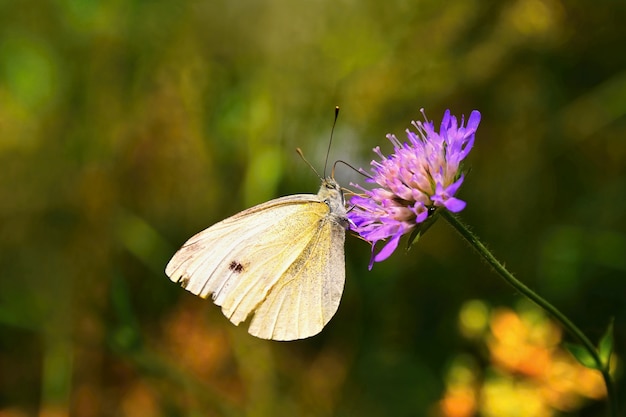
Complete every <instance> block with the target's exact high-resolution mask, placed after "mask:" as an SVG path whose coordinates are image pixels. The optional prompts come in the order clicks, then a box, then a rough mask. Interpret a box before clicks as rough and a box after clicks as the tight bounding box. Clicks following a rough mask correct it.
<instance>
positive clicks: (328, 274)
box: [166, 195, 345, 340]
mask: <svg viewBox="0 0 626 417" xmlns="http://www.w3.org/2000/svg"><path fill="white" fill-rule="evenodd" d="M329 214H330V208H329V206H328V205H327V204H325V203H324V202H323V201H321V200H320V199H319V197H318V196H316V195H294V196H288V197H282V198H279V199H276V200H272V201H269V202H267V203H264V204H261V205H258V206H255V207H252V208H250V209H248V210H245V211H243V212H241V213H239V214H236V215H235V216H233V217H230V218H228V219H226V220H223V221H221V222H219V223H217V224H215V225H213V226H211V227H209V228H208V229H206V230H204V231H202V232H200V233H198V234H197V235H195V236H193V237H192V238H191V239H189V240H188V241H187V242H186V243H185V245H184V246H183V247H182V248H181V249H180V250H179V251H178V252H177V253H176V254H175V255H174V257H173V258H172V260H171V261H170V262H169V263H168V265H167V268H166V274H167V275H168V276H169V277H170V279H172V281H177V282H180V283H181V285H182V286H183V287H185V288H186V289H187V290H189V291H190V292H192V293H194V294H197V295H199V296H201V297H204V298H206V297H208V296H209V295H210V294H212V295H213V300H214V302H215V304H217V305H220V306H221V307H222V312H223V313H224V315H225V316H226V317H228V318H229V320H230V321H232V322H233V323H234V324H239V323H241V322H242V321H244V320H245V319H246V318H247V317H248V316H249V315H250V313H252V312H255V317H254V318H253V320H252V323H251V326H250V329H249V331H250V333H251V334H253V335H255V336H258V337H261V338H266V339H275V340H293V339H299V338H305V337H309V336H312V335H314V334H316V333H318V332H319V331H320V330H321V329H322V328H323V327H324V325H325V324H326V323H327V322H328V320H330V318H331V317H332V315H334V313H335V312H336V310H337V307H338V305H339V299H340V298H341V293H342V291H343V284H344V280H345V270H344V259H343V243H344V239H345V236H344V235H345V230H344V228H343V227H342V226H341V225H340V224H339V223H337V222H336V221H335V220H334V218H333V217H332V216H330V215H329ZM335 242H336V243H335ZM329 251H330V254H329V253H328V252H329Z"/></svg>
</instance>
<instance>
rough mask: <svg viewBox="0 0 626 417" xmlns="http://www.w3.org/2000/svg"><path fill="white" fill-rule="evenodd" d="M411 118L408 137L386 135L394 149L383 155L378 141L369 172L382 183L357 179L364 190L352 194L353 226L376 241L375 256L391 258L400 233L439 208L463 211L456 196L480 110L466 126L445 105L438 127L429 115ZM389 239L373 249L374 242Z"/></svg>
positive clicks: (373, 257) (357, 231)
mask: <svg viewBox="0 0 626 417" xmlns="http://www.w3.org/2000/svg"><path fill="white" fill-rule="evenodd" d="M422 115H423V116H424V121H423V122H421V121H417V122H415V121H414V122H413V123H412V125H413V127H415V129H416V130H417V133H415V132H412V131H410V130H409V129H407V131H406V133H407V138H408V141H407V142H404V143H402V142H400V141H399V140H398V139H397V138H396V137H395V136H394V135H392V134H389V135H387V139H389V141H391V143H392V144H393V146H394V153H393V154H391V155H390V156H385V155H383V153H382V152H381V151H380V148H379V147H376V148H374V152H376V153H377V154H378V156H379V157H380V158H381V160H380V161H372V163H371V165H372V169H371V171H372V174H371V175H370V174H369V173H366V172H365V171H363V170H361V171H362V172H363V173H365V174H366V175H367V177H368V179H367V180H366V181H367V182H371V183H375V184H378V185H379V186H380V187H379V188H373V189H371V190H367V189H365V188H363V187H361V186H359V185H355V184H352V185H353V186H355V187H357V188H359V190H361V191H362V194H358V195H355V196H353V197H352V198H351V199H350V203H351V204H352V205H353V207H352V209H351V210H349V211H348V218H349V219H350V224H351V226H350V228H351V230H353V231H354V232H356V233H358V234H359V235H360V236H361V237H362V238H363V239H365V240H367V241H369V242H371V243H372V260H371V262H370V266H369V267H370V269H371V268H372V266H373V264H374V262H380V261H383V260H385V259H387V258H388V257H389V256H390V255H391V254H392V253H393V251H394V250H395V249H396V248H397V247H398V242H399V240H400V237H402V235H404V234H406V233H408V232H410V231H412V230H414V229H415V228H416V227H417V226H418V225H419V224H420V223H422V222H424V221H425V220H426V219H427V218H428V216H429V213H431V212H432V211H433V210H434V209H436V208H439V207H441V208H445V209H448V210H449V211H451V212H454V213H456V212H459V211H461V210H463V209H464V208H465V202H464V201H462V200H459V199H458V198H456V197H455V194H456V192H457V191H458V190H459V187H460V186H461V184H462V183H463V178H464V176H463V173H462V172H461V162H462V161H463V159H465V157H466V156H467V154H468V153H469V151H470V150H471V149H472V146H473V145H474V135H475V133H476V129H477V128H478V124H479V123H480V113H479V112H478V111H476V110H474V111H473V112H472V114H471V115H470V117H469V120H468V121H467V126H465V119H464V118H461V123H460V124H459V123H458V122H457V119H456V117H454V116H452V115H450V111H449V110H446V112H445V114H444V116H443V120H442V121H441V127H440V129H439V132H436V131H435V128H434V123H433V122H432V121H429V120H428V119H427V118H426V114H425V113H424V111H423V110H422ZM380 240H388V241H387V242H386V244H385V246H384V247H383V248H382V249H381V250H380V251H379V252H378V253H374V252H375V246H376V243H377V242H378V241H380Z"/></svg>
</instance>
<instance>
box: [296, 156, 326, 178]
mask: <svg viewBox="0 0 626 417" xmlns="http://www.w3.org/2000/svg"><path fill="white" fill-rule="evenodd" d="M296 152H298V155H300V158H302V160H303V161H304V163H305V164H307V165H308V166H309V168H311V169H312V170H313V172H315V175H317V177H318V178H319V179H320V180H323V178H322V177H320V174H318V173H317V170H316V169H315V167H314V166H313V165H311V163H310V162H309V161H307V159H306V158H305V157H304V153H302V149H300V148H296Z"/></svg>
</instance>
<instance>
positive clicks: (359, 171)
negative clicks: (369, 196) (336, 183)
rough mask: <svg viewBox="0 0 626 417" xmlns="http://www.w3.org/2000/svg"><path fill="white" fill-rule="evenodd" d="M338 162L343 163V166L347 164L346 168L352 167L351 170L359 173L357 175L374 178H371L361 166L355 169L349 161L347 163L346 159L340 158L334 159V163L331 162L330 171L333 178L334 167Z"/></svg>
mask: <svg viewBox="0 0 626 417" xmlns="http://www.w3.org/2000/svg"><path fill="white" fill-rule="evenodd" d="M339 163H342V164H344V165H345V166H347V167H348V168H350V169H352V170H353V171H354V172H356V173H357V174H359V175H363V176H364V177H365V178H369V179H370V180H371V179H374V178H373V177H372V176H371V175H370V174H368V173H367V172H366V171H365V170H363V169H362V168H361V169H356V168H355V167H353V166H352V165H350V164H349V163H347V162H346V161H343V160H341V159H338V160H336V161H335V163H334V164H333V172H332V176H333V178H334V175H335V167H336V166H337V164H339Z"/></svg>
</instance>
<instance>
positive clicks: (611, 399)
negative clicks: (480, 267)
mask: <svg viewBox="0 0 626 417" xmlns="http://www.w3.org/2000/svg"><path fill="white" fill-rule="evenodd" d="M440 211H441V213H440V214H441V216H442V217H443V218H444V219H446V221H447V222H448V223H449V224H450V225H451V226H452V227H454V229H455V230H456V231H457V232H458V233H459V234H460V235H461V236H463V238H464V239H465V240H466V241H467V242H469V244H470V245H471V246H472V247H473V248H474V250H476V252H478V254H480V255H481V256H482V257H483V258H484V259H485V260H486V261H487V263H488V264H489V265H491V266H492V267H493V269H495V270H496V272H497V273H498V274H499V275H500V276H501V277H502V279H504V280H505V281H506V282H507V283H508V284H509V285H511V286H512V287H513V288H515V289H516V290H517V291H519V292H520V293H521V294H522V295H524V296H525V297H527V298H528V299H530V300H531V301H532V302H534V303H535V304H537V305H538V306H539V307H541V308H543V309H544V310H545V311H547V312H548V313H550V314H551V315H552V316H553V317H554V318H555V319H556V320H557V321H558V322H559V323H561V325H563V327H564V328H565V329H566V330H567V331H568V332H569V333H570V334H571V335H572V336H573V337H574V338H575V339H576V340H577V341H578V342H579V343H580V344H581V345H582V346H583V347H584V348H585V350H587V351H588V352H589V355H591V357H592V358H593V360H594V362H595V364H596V368H597V369H598V370H600V372H601V373H602V377H603V378H604V383H605V385H606V391H607V397H608V403H609V410H608V411H609V416H612V417H617V398H616V396H615V388H614V387H613V382H612V380H611V375H610V374H609V369H608V365H607V366H604V365H603V363H602V360H601V359H600V356H599V355H598V352H597V350H596V348H595V346H594V345H593V344H592V343H591V341H589V339H588V338H587V336H585V334H584V333H583V332H582V331H581V330H580V329H579V328H578V327H577V326H576V325H575V324H574V323H572V322H571V321H570V320H569V319H568V318H567V317H566V316H565V315H564V314H563V313H561V312H560V311H559V310H558V309H557V308H556V307H554V306H553V305H552V304H550V303H549V302H548V301H546V300H544V299H543V298H542V297H541V296H539V295H538V294H537V293H535V292H534V291H533V290H531V289H530V288H528V287H527V286H526V285H525V284H523V283H522V282H520V281H518V280H517V278H515V277H514V276H513V274H511V273H510V272H509V271H508V270H507V269H506V268H505V267H504V265H502V264H501V263H500V262H499V261H498V260H497V259H496V258H495V257H494V256H493V254H492V253H491V252H490V251H489V249H487V248H486V247H485V245H483V244H482V242H481V241H480V240H479V239H478V237H477V236H476V235H475V234H474V233H472V232H471V231H470V230H469V228H468V227H467V226H466V225H464V224H463V223H462V222H461V221H460V220H459V219H458V218H457V217H456V216H455V215H453V214H452V213H450V212H449V211H447V210H440Z"/></svg>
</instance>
